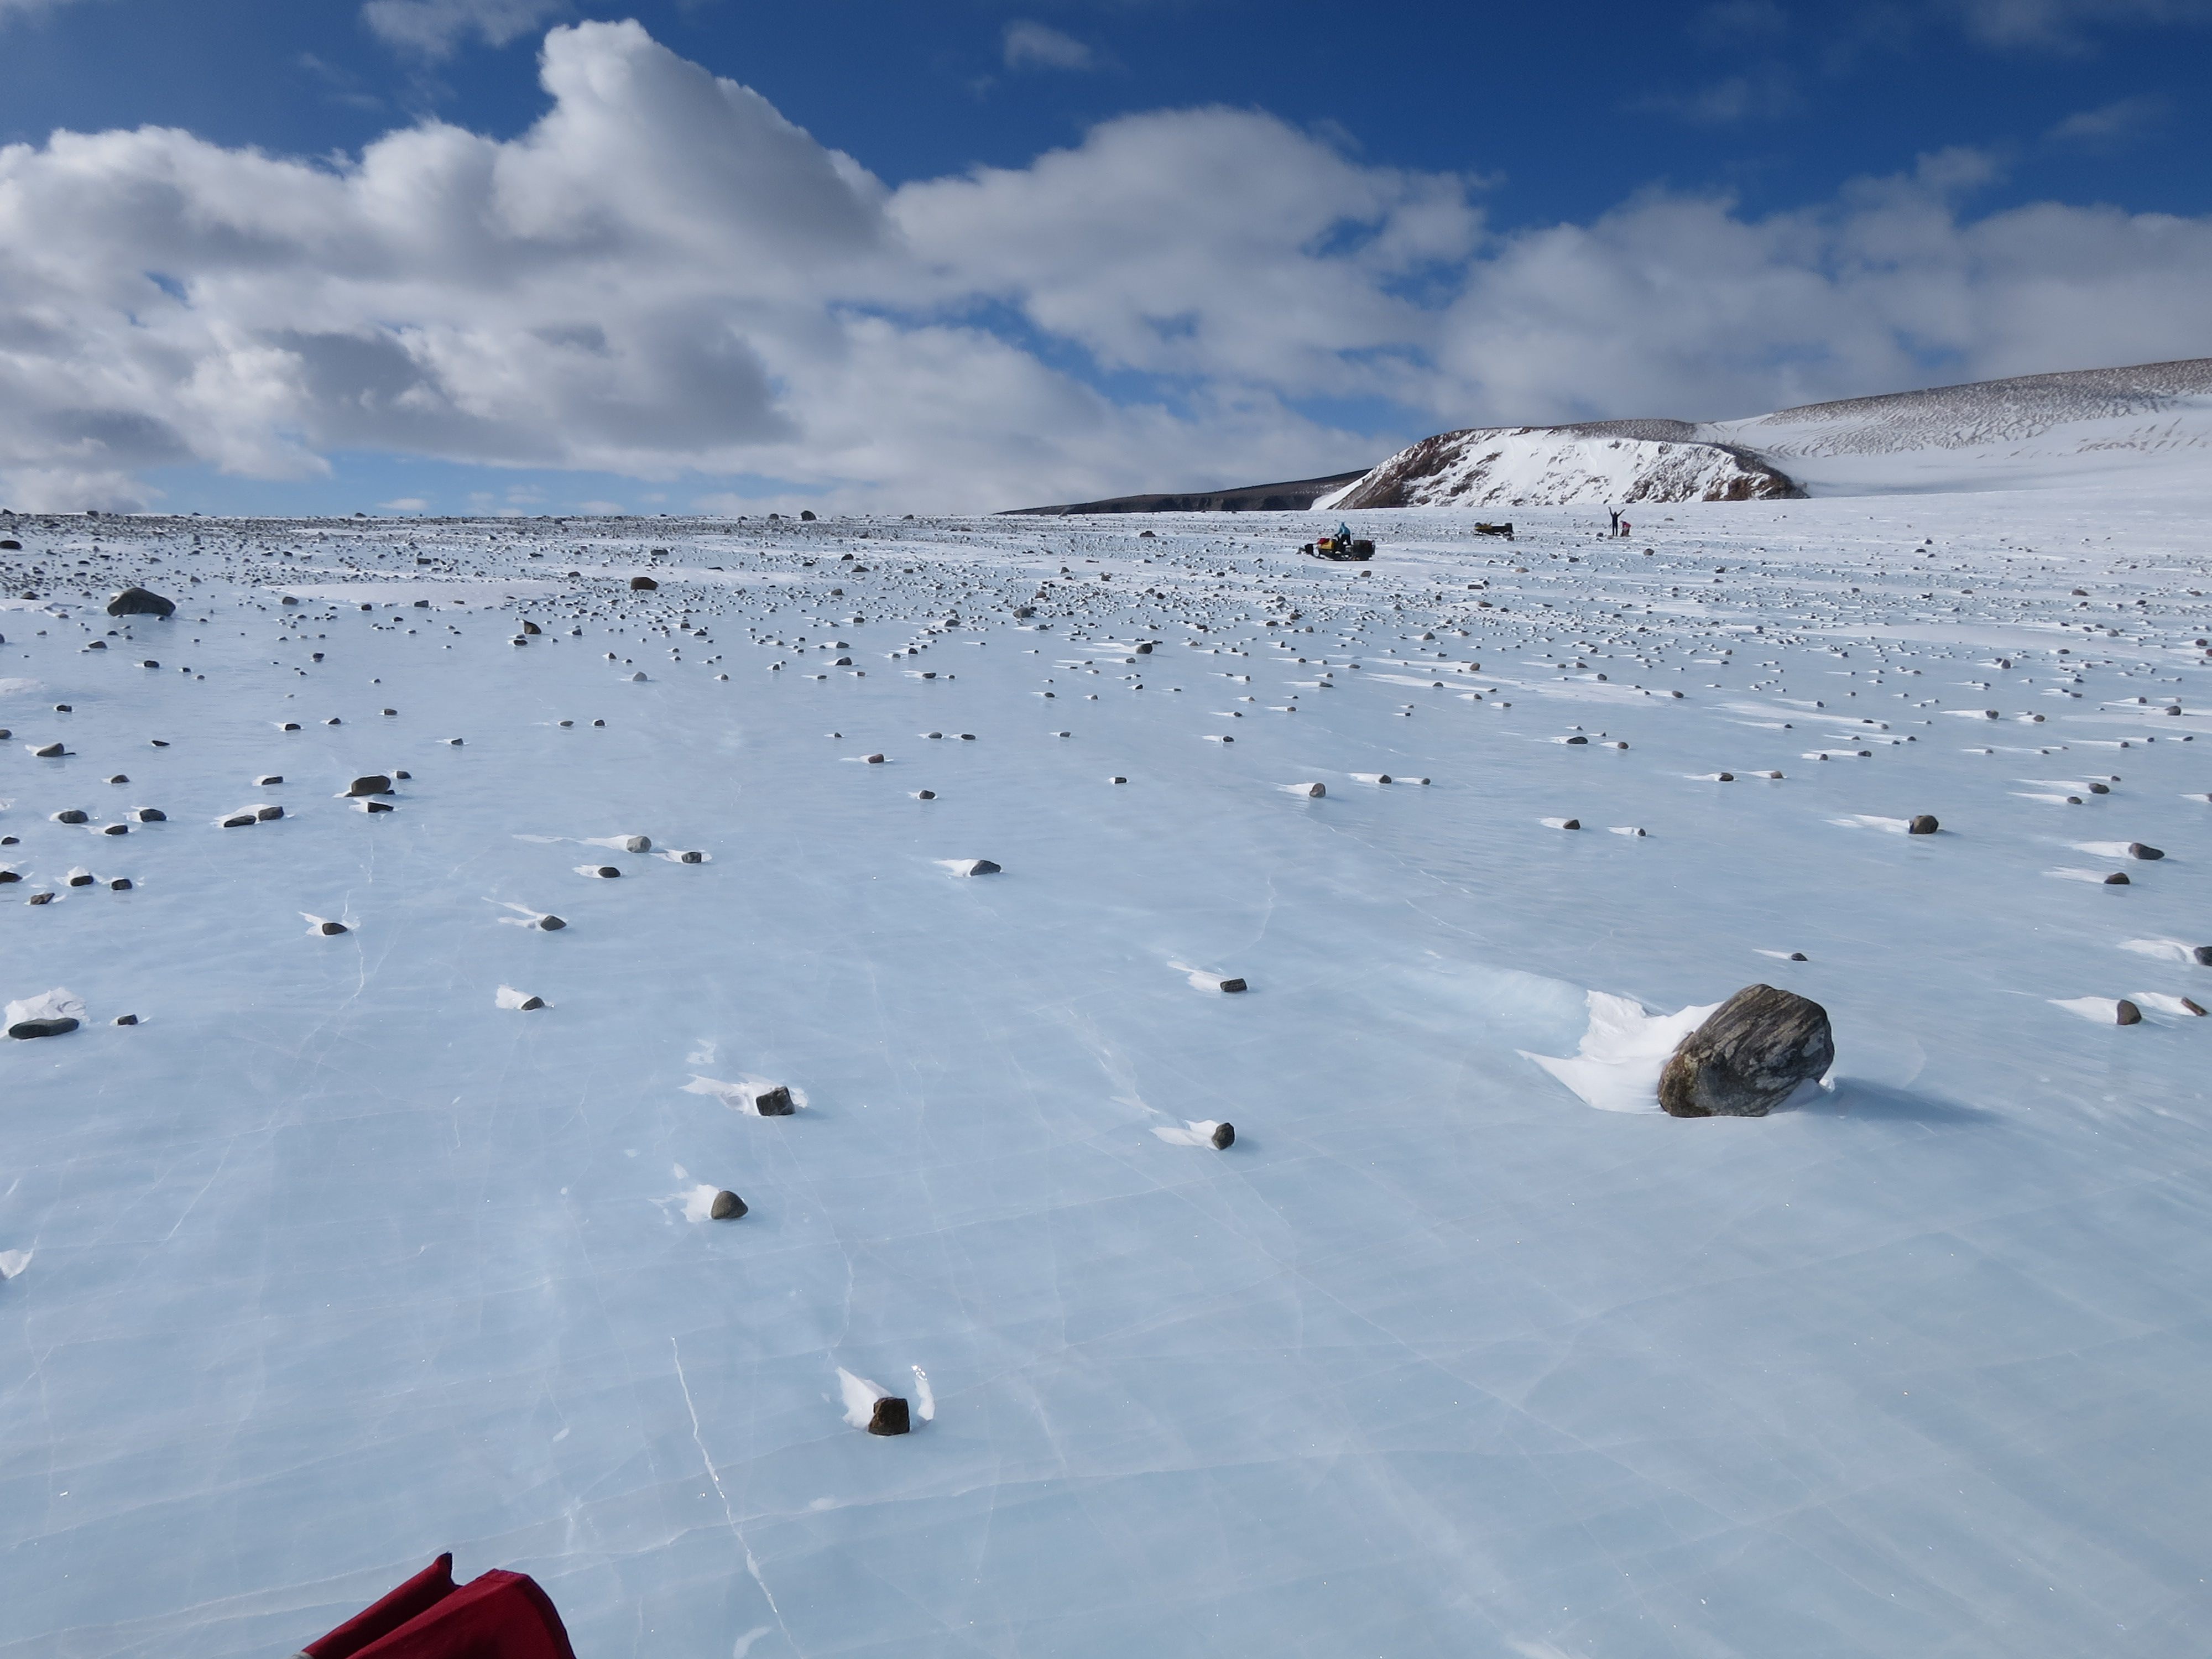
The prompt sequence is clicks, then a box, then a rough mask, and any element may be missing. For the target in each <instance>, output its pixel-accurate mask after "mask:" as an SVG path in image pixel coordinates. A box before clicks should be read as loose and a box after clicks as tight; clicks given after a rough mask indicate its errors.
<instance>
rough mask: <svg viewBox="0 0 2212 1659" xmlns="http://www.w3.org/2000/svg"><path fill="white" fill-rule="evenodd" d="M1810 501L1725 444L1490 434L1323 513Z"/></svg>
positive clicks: (1399, 466)
mask: <svg viewBox="0 0 2212 1659" xmlns="http://www.w3.org/2000/svg"><path fill="white" fill-rule="evenodd" d="M1803 493H1804V492H1803V491H1802V490H1801V489H1798V488H1797V486H1796V484H1794V483H1791V482H1790V479H1789V478H1788V477H1784V475H1783V474H1782V473H1780V472H1778V471H1776V470H1775V469H1774V468H1772V467H1771V466H1769V465H1766V464H1765V462H1763V461H1761V460H1759V459H1758V458H1757V457H1755V456H1753V455H1750V454H1748V453H1744V452H1742V451H1740V450H1735V449H1730V448H1727V447H1723V446H1722V445H1719V444H1715V443H1704V442H1695V441H1685V440H1684V439H1682V438H1679V437H1673V436H1669V437H1665V438H1648V437H1638V436H1633V435H1621V434H1619V433H1616V432H1613V431H1610V430H1607V429H1603V428H1591V427H1588V426H1579V427H1577V426H1567V427H1531V426H1519V427H1482V428H1474V429H1473V430H1470V431H1466V432H1447V433H1443V434H1442V435H1438V436H1437V437H1434V438H1424V439H1423V440H1422V441H1420V442H1419V443H1417V444H1414V445H1413V446H1412V447H1410V448H1407V449H1401V450H1400V451H1399V452H1398V453H1396V454H1395V455H1393V456H1392V457H1391V458H1390V459H1389V460H1387V461H1385V462H1383V465H1380V466H1378V467H1376V468H1375V469H1374V470H1373V471H1370V472H1368V473H1365V474H1364V475H1363V476H1362V477H1359V478H1358V479H1356V480H1354V481H1353V483H1352V484H1351V485H1350V486H1349V487H1348V488H1346V489H1343V490H1340V491H1338V492H1336V493H1335V494H1333V495H1327V496H1324V497H1322V499H1321V500H1319V501H1316V502H1315V503H1314V507H1315V510H1316V511H1334V510H1337V509H1340V508H1346V507H1563V506H1567V505H1570V504H1571V503H1574V502H1577V501H1765V500H1775V499H1784V500H1786V499H1789V498H1790V497H1793V496H1796V495H1802V494H1803Z"/></svg>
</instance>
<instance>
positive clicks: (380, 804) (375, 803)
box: [361, 796, 399, 812]
mask: <svg viewBox="0 0 2212 1659" xmlns="http://www.w3.org/2000/svg"><path fill="white" fill-rule="evenodd" d="M361 810H362V811H364V812H397V811H398V810H399V809H398V807H396V806H394V805H392V803H391V802H390V801H388V800H378V799H376V798H375V797H374V796H370V797H369V798H368V799H365V800H363V801H362V804H361Z"/></svg>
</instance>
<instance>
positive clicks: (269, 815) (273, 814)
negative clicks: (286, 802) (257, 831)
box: [253, 806, 284, 823]
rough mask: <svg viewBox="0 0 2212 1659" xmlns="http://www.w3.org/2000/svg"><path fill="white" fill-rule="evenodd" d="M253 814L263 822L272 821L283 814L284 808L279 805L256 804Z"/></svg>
mask: <svg viewBox="0 0 2212 1659" xmlns="http://www.w3.org/2000/svg"><path fill="white" fill-rule="evenodd" d="M253 816H254V817H257V818H258V819H259V820H260V821H261V822H262V823H274V822H275V821H276V819H278V818H281V817H283V816H284V809H283V807H281V806H257V807H255V808H254V809H253Z"/></svg>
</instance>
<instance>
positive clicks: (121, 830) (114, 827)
mask: <svg viewBox="0 0 2212 1659" xmlns="http://www.w3.org/2000/svg"><path fill="white" fill-rule="evenodd" d="M130 833H131V826H130V825H129V824H127V823H111V824H106V825H105V826H103V827H102V828H101V829H100V834H101V835H103V836H127V835H129V834H130Z"/></svg>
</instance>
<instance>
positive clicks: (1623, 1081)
mask: <svg viewBox="0 0 2212 1659" xmlns="http://www.w3.org/2000/svg"><path fill="white" fill-rule="evenodd" d="M1719 1006H1720V1004H1718V1003H1717V1002H1709V1003H1706V1004H1705V1005H1704V1006H1702V1007H1690V1008H1684V1009H1682V1010H1681V1011H1680V1012H1676V1013H1672V1014H1654V1013H1651V1012H1649V1011H1648V1010H1646V1009H1645V1007H1644V1005H1643V1004H1642V1003H1640V1002H1637V1001H1635V1000H1632V999H1631V998H1628V997H1617V996H1613V995H1610V994H1607V993H1606V992H1603V991H1592V992H1591V993H1590V994H1589V1030H1586V1031H1584V1032H1583V1040H1582V1043H1581V1046H1580V1047H1578V1048H1577V1049H1576V1050H1575V1052H1574V1054H1573V1055H1572V1056H1571V1058H1568V1059H1565V1060H1557V1059H1553V1058H1552V1057H1551V1056H1549V1055H1547V1054H1530V1053H1529V1052H1528V1050H1527V1049H1525V1048H1523V1049H1522V1050H1521V1051H1520V1054H1521V1057H1522V1059H1523V1060H1534V1061H1535V1062H1536V1064H1537V1065H1539V1066H1542V1067H1543V1068H1544V1069H1545V1070H1546V1071H1547V1072H1549V1073H1551V1074H1552V1075H1553V1077H1555V1078H1557V1079H1559V1081H1560V1082H1562V1083H1564V1084H1565V1085H1567V1087H1568V1088H1570V1089H1571V1090H1573V1091H1575V1093H1576V1094H1577V1096H1579V1097H1581V1098H1582V1100H1583V1103H1584V1104H1586V1105H1590V1106H1595V1107H1596V1108H1597V1109H1598V1110H1600V1111H1601V1112H1656V1111H1657V1110H1658V1109H1659V1073H1661V1072H1662V1071H1663V1070H1665V1069H1666V1066H1667V1057H1668V1055H1669V1054H1673V1053H1674V1049H1675V1047H1676V1045H1677V1044H1679V1043H1680V1042H1681V1041H1682V1039H1683V1038H1684V1037H1686V1036H1689V1034H1690V1033H1691V1032H1692V1031H1694V1030H1697V1029H1698V1027H1699V1026H1700V1025H1702V1024H1705V1020H1706V1018H1707V1017H1708V1016H1709V1015H1711V1012H1713V1010H1714V1009H1716V1008H1717V1007H1719Z"/></svg>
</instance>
